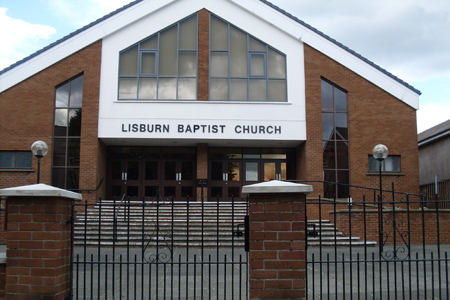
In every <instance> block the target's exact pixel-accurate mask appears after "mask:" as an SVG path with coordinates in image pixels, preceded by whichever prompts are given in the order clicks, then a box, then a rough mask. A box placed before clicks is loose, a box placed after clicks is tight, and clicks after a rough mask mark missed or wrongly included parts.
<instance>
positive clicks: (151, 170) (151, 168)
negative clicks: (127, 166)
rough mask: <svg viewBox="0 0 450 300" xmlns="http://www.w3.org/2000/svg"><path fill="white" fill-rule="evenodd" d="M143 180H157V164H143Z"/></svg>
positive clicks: (152, 162) (149, 162)
mask: <svg viewBox="0 0 450 300" xmlns="http://www.w3.org/2000/svg"><path fill="white" fill-rule="evenodd" d="M145 180H158V162H157V161H146V162H145Z"/></svg>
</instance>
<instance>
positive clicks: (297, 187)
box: [242, 180, 313, 194]
mask: <svg viewBox="0 0 450 300" xmlns="http://www.w3.org/2000/svg"><path fill="white" fill-rule="evenodd" d="M312 191H313V187H312V186H311V185H307V184H300V183H293V182H286V181H279V180H272V181H267V182H261V183H256V184H252V185H245V186H243V187H242V194H270V193H272V194H278V193H303V194H309V193H312Z"/></svg>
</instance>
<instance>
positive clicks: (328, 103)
mask: <svg viewBox="0 0 450 300" xmlns="http://www.w3.org/2000/svg"><path fill="white" fill-rule="evenodd" d="M321 90H322V91H321V93H322V110H323V111H334V105H333V86H332V85H331V84H329V83H328V82H326V81H324V80H322V81H321Z"/></svg>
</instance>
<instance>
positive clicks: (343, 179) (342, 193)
mask: <svg viewBox="0 0 450 300" xmlns="http://www.w3.org/2000/svg"><path fill="white" fill-rule="evenodd" d="M337 176H338V180H337V182H339V183H341V184H339V185H338V187H337V188H338V198H348V196H349V187H348V186H347V185H343V184H349V183H350V176H349V172H348V171H338V172H337Z"/></svg>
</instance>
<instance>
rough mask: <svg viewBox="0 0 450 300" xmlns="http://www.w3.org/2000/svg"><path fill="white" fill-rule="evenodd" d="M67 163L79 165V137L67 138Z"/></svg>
mask: <svg viewBox="0 0 450 300" xmlns="http://www.w3.org/2000/svg"><path fill="white" fill-rule="evenodd" d="M67 155H68V158H69V159H68V160H67V165H68V166H80V139H79V138H73V139H69V145H68V147H67Z"/></svg>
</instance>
